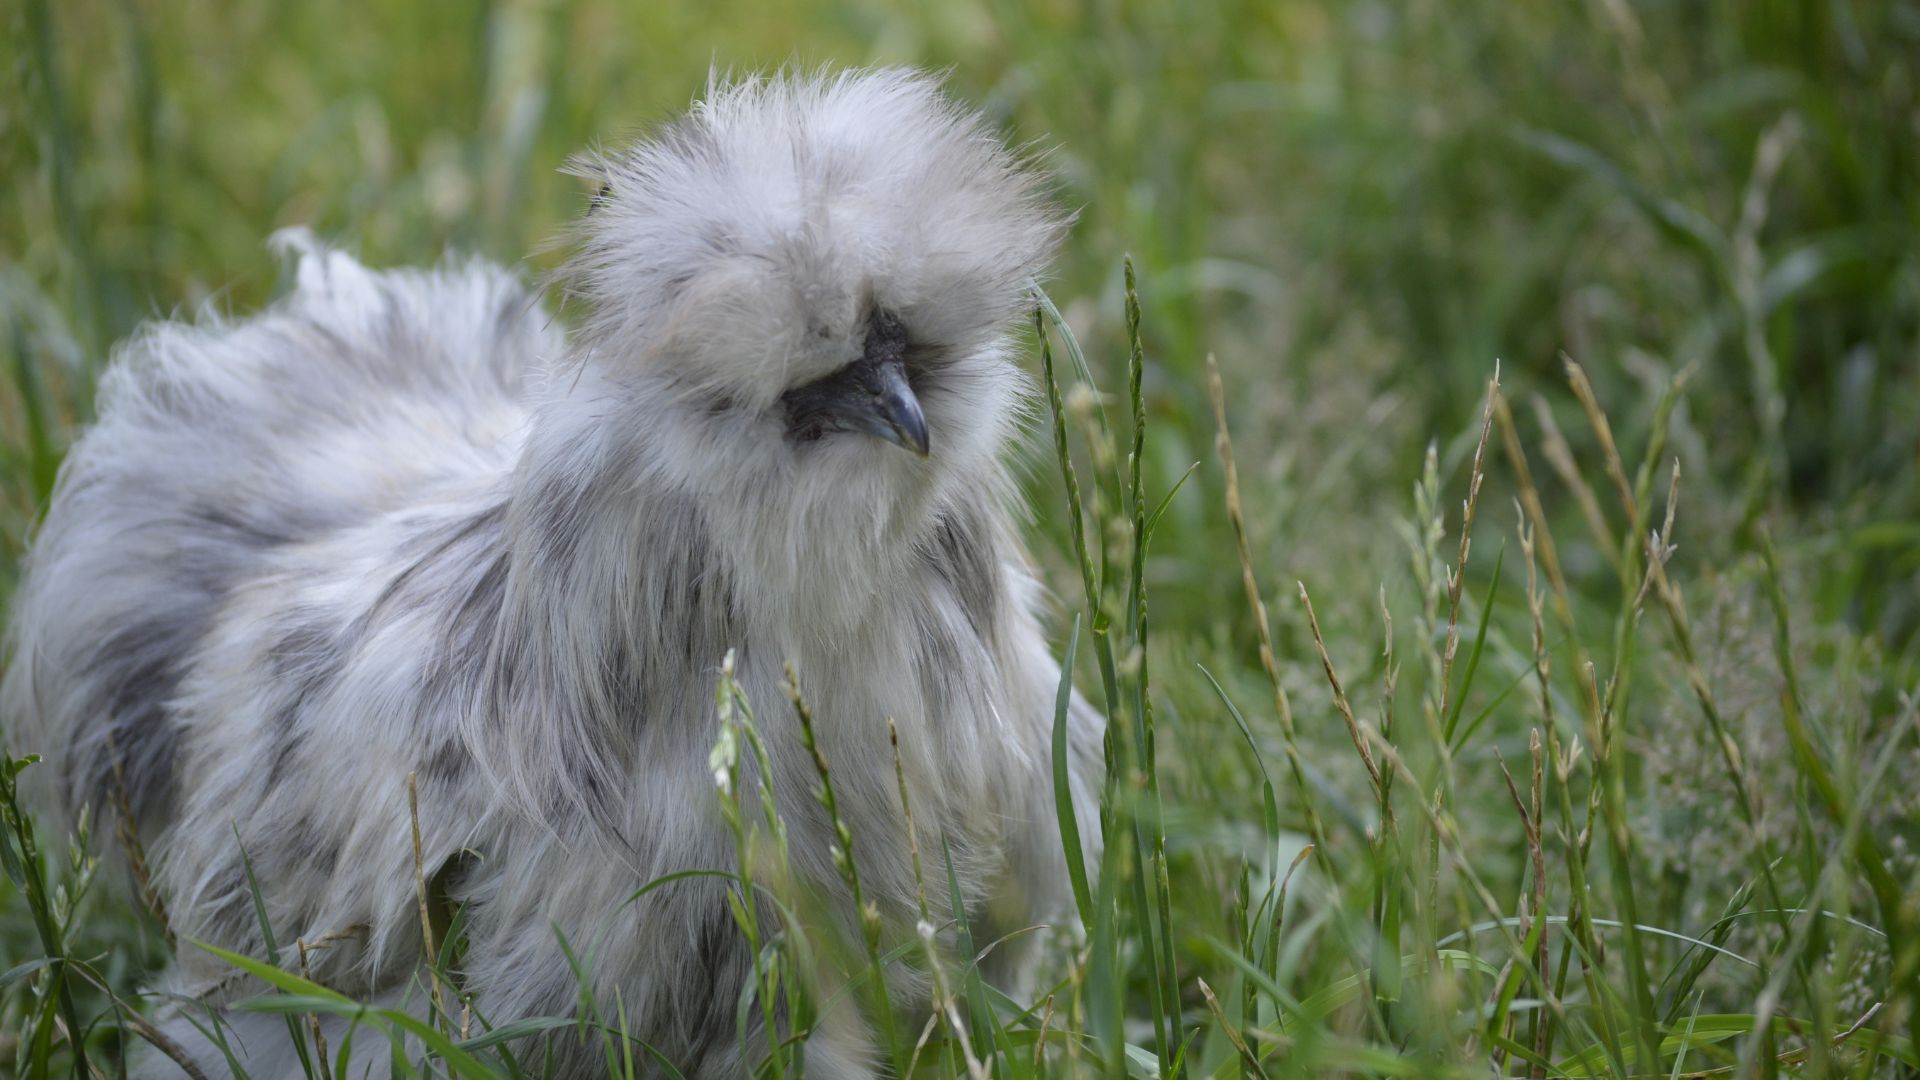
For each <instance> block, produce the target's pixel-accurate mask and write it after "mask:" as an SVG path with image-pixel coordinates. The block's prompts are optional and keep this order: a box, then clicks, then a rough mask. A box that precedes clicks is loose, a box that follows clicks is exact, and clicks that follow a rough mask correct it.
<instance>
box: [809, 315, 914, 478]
mask: <svg viewBox="0 0 1920 1080" xmlns="http://www.w3.org/2000/svg"><path fill="white" fill-rule="evenodd" d="M906 356H907V334H906V330H905V328H904V327H902V326H901V325H900V321H899V320H898V319H896V318H894V317H893V316H892V315H891V314H889V313H887V312H885V311H877V312H875V313H874V315H873V317H872V318H871V319H870V320H868V323H867V340H866V345H865V347H864V348H863V349H862V350H861V356H860V359H858V360H855V361H854V362H853V363H851V364H848V365H847V366H846V367H844V368H842V369H840V370H839V371H836V372H834V373H833V374H831V375H828V376H827V377H825V378H823V379H816V380H814V381H813V382H810V383H808V384H806V385H805V386H799V387H795V388H794V389H792V390H789V391H787V393H786V396H785V398H784V400H785V402H786V405H787V433H788V435H789V437H791V438H793V439H794V440H795V441H797V442H809V441H812V440H814V439H817V438H819V437H820V436H822V435H825V434H827V433H828V432H833V431H859V432H864V433H865V434H868V435H872V436H873V437H875V438H877V439H884V440H886V441H887V442H890V443H892V444H894V445H895V446H900V447H905V448H906V449H908V450H911V451H913V452H914V453H916V454H918V455H920V456H921V457H926V456H927V449H928V445H929V444H928V441H927V417H926V414H925V413H923V412H921V411H920V399H919V398H917V397H915V396H914V393H913V387H912V385H911V384H909V383H908V381H907V363H906Z"/></svg>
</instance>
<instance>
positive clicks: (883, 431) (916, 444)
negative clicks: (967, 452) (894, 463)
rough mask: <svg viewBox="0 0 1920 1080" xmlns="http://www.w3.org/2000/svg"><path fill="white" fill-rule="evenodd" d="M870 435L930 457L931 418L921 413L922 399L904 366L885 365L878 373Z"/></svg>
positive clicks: (896, 364)
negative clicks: (928, 425)
mask: <svg viewBox="0 0 1920 1080" xmlns="http://www.w3.org/2000/svg"><path fill="white" fill-rule="evenodd" d="M875 374H876V375H877V376H878V378H876V379H875V380H874V382H875V384H876V385H875V387H874V396H873V414H872V417H871V420H872V422H871V423H870V424H868V425H867V427H866V430H867V433H868V434H870V435H874V436H877V437H878V438H882V439H885V440H886V441H888V442H890V443H892V444H894V445H895V446H899V447H904V448H905V449H908V450H911V451H913V452H914V453H916V454H918V455H920V456H921V457H926V456H927V445H928V444H927V417H926V414H925V413H923V412H921V411H920V399H919V398H917V397H915V396H914V394H913V387H912V386H910V385H908V384H907V372H906V368H905V366H904V365H902V364H899V363H897V362H895V363H883V364H881V365H879V367H878V370H877V371H876V372H875Z"/></svg>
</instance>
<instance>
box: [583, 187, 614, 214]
mask: <svg viewBox="0 0 1920 1080" xmlns="http://www.w3.org/2000/svg"><path fill="white" fill-rule="evenodd" d="M612 197H613V185H612V184H611V183H603V184H601V185H600V190H599V191H596V192H594V195H593V201H592V202H589V203H588V204H587V213H589V214H591V213H593V212H594V211H595V210H598V209H600V208H601V207H603V206H605V205H607V200H608V199H610V198H612Z"/></svg>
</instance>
